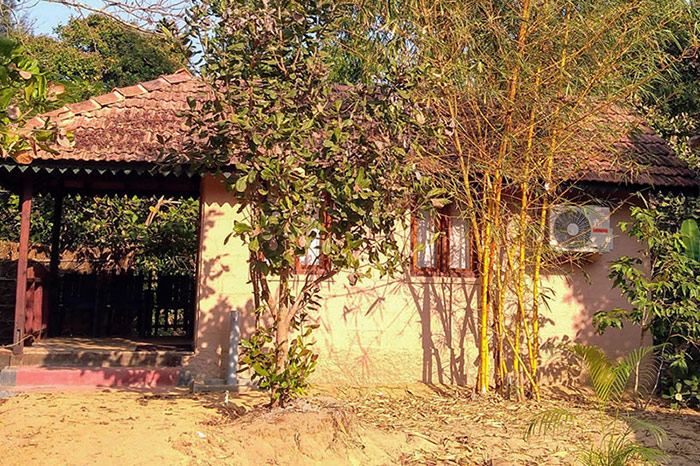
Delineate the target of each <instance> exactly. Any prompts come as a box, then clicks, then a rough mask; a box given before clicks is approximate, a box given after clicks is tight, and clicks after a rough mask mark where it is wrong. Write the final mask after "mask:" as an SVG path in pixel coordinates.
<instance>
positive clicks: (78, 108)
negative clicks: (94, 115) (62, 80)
mask: <svg viewBox="0 0 700 466" xmlns="http://www.w3.org/2000/svg"><path fill="white" fill-rule="evenodd" d="M100 107H101V105H100V104H99V103H98V102H96V101H95V100H93V99H90V100H85V101H83V102H76V103H74V104H68V108H69V109H70V111H71V112H73V113H75V114H76V115H77V114H79V113H83V112H89V111H90V110H97V109H98V108H100Z"/></svg>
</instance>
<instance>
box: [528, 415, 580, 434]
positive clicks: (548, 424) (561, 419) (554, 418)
mask: <svg viewBox="0 0 700 466" xmlns="http://www.w3.org/2000/svg"><path fill="white" fill-rule="evenodd" d="M575 421H576V417H575V416H574V415H573V414H572V413H570V412H568V411H566V410H564V409H549V410H547V411H542V412H541V413H539V414H537V415H535V417H533V418H532V420H531V421H530V425H529V426H528V427H527V432H525V438H526V439H527V438H528V437H531V436H532V435H538V434H543V433H548V432H554V431H555V430H557V429H558V428H563V427H564V426H566V425H567V424H571V423H573V422H575Z"/></svg>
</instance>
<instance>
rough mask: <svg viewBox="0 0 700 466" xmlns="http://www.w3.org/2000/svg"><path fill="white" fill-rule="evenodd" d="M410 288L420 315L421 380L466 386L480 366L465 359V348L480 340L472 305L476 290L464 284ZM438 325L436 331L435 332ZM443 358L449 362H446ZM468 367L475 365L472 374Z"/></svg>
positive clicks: (427, 283) (468, 284)
mask: <svg viewBox="0 0 700 466" xmlns="http://www.w3.org/2000/svg"><path fill="white" fill-rule="evenodd" d="M408 289H409V291H410V293H411V297H412V298H413V302H414V305H415V306H416V309H417V310H418V313H419V315H420V323H421V343H422V349H423V376H422V381H423V382H425V383H434V382H437V383H441V384H443V383H450V384H457V385H467V384H468V382H469V381H468V374H470V373H474V371H475V369H476V366H477V364H478V361H467V358H466V354H467V351H466V345H467V344H468V342H469V343H470V344H473V343H474V342H476V341H477V338H478V327H477V323H476V318H475V315H474V312H473V310H472V304H471V303H472V302H473V300H474V298H475V295H476V294H475V293H476V289H477V287H476V286H474V285H473V284H472V283H471V282H469V283H466V282H465V281H460V282H442V283H440V282H438V283H435V282H425V283H410V282H409V283H408ZM459 297H462V299H459ZM434 321H436V322H434ZM435 324H437V326H438V327H437V329H436V330H437V331H434V330H433V326H434V325H435ZM467 335H469V338H467ZM443 357H444V358H446V359H447V360H446V361H443V360H442V358H443ZM467 365H471V366H472V370H471V371H469V370H467V369H466V367H465V366H467ZM445 366H447V367H445ZM434 375H435V376H436V380H434V377H433V376H434Z"/></svg>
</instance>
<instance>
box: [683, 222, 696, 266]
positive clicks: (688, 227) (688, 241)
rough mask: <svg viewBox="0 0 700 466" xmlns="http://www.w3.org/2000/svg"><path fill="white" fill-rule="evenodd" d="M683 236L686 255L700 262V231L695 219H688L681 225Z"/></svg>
mask: <svg viewBox="0 0 700 466" xmlns="http://www.w3.org/2000/svg"><path fill="white" fill-rule="evenodd" d="M681 235H682V236H683V246H684V248H685V255H686V256H687V257H689V258H691V259H693V260H694V261H698V262H700V229H698V223H697V222H696V221H695V220H694V219H686V220H684V221H683V223H682V224H681Z"/></svg>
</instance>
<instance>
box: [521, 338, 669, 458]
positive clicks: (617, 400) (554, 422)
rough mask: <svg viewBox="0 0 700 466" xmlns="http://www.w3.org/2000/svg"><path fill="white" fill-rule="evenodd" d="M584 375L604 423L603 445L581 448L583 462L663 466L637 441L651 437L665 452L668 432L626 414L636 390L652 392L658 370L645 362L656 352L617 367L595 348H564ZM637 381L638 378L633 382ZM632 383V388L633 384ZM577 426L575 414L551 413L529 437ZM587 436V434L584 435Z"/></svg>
mask: <svg viewBox="0 0 700 466" xmlns="http://www.w3.org/2000/svg"><path fill="white" fill-rule="evenodd" d="M565 348H566V350H567V351H569V352H571V353H573V354H574V355H575V356H576V357H577V358H578V359H579V360H580V361H581V363H582V364H583V366H584V368H585V369H586V375H587V377H588V382H589V383H590V386H591V388H593V400H592V401H593V402H594V403H595V406H596V410H597V413H598V417H599V419H600V432H601V437H600V439H598V440H596V439H594V438H590V439H589V440H588V441H587V442H582V443H581V444H579V446H578V450H579V460H580V462H581V464H583V465H587V466H627V465H629V464H638V463H645V464H660V463H661V461H663V460H664V458H665V457H666V455H665V453H664V452H663V451H661V450H659V449H658V448H650V447H646V446H644V445H642V444H640V443H639V442H637V441H635V439H634V435H635V434H636V433H637V432H640V431H646V432H648V433H650V434H651V435H652V436H653V437H654V439H655V440H656V443H657V446H659V447H660V446H661V443H662V441H663V440H664V438H665V437H666V433H665V431H664V430H663V429H662V428H660V427H658V426H657V425H655V424H652V423H650V422H648V421H646V420H644V419H642V418H640V417H635V416H632V415H630V414H627V413H623V412H622V404H623V403H624V401H625V400H624V395H625V393H627V392H628V391H629V388H630V385H632V384H634V390H633V394H634V395H635V396H637V395H638V393H639V388H640V387H643V386H653V383H654V378H655V368H654V365H653V364H649V363H648V362H647V361H646V359H647V357H648V356H649V355H650V354H652V353H653V351H654V348H653V347H649V346H643V347H640V348H638V349H636V350H634V351H632V352H631V353H629V354H628V355H627V356H625V357H624V358H622V359H620V360H619V361H617V362H613V361H611V360H610V359H609V358H608V356H607V355H606V354H605V353H604V352H603V351H602V350H601V349H600V348H598V347H596V346H584V345H580V344H576V345H571V346H566V347H565ZM633 376H634V377H633ZM633 381H634V382H633ZM574 425H578V426H579V427H582V426H580V425H579V422H578V420H577V418H576V415H575V414H574V413H571V412H569V411H567V410H565V409H551V410H547V411H543V412H541V413H539V414H537V415H536V416H535V417H534V418H533V419H532V420H531V421H530V425H529V426H528V430H527V432H526V434H525V436H526V437H529V436H531V435H535V434H544V433H550V432H553V431H556V430H558V429H562V428H571V427H572V426H574ZM586 430H587V431H588V429H586Z"/></svg>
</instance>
